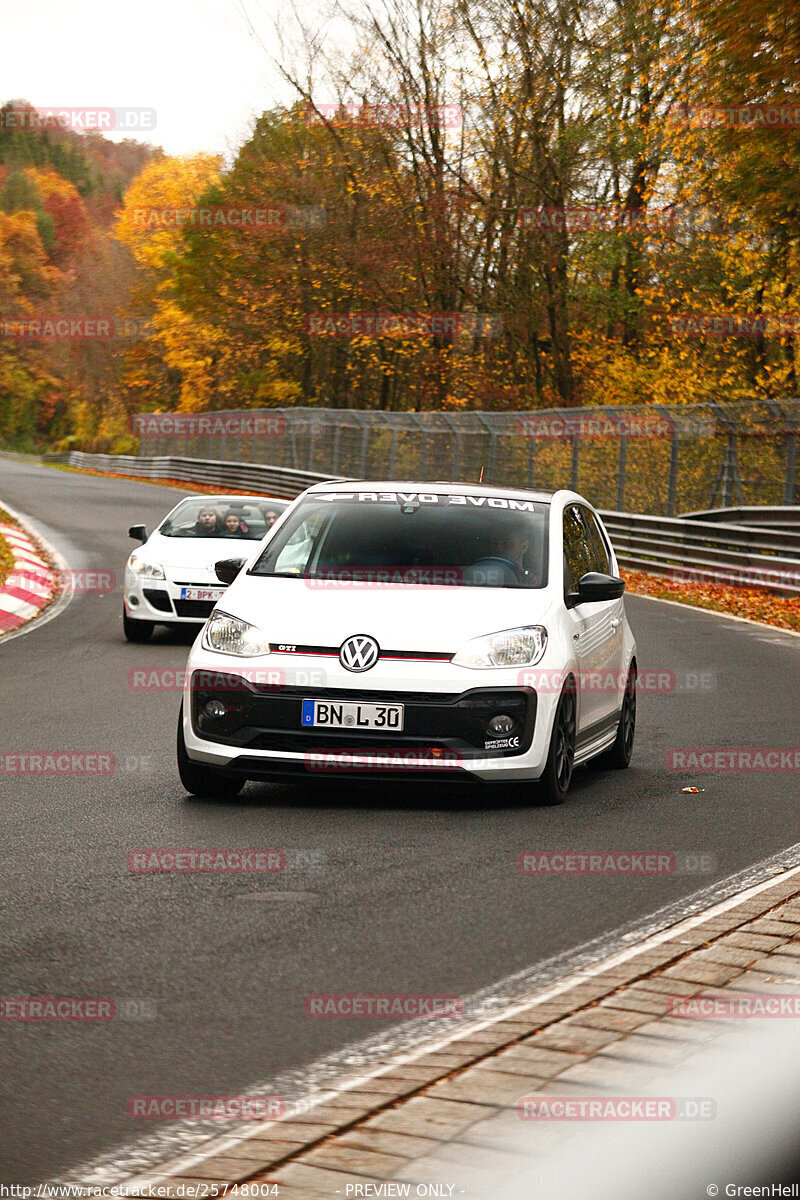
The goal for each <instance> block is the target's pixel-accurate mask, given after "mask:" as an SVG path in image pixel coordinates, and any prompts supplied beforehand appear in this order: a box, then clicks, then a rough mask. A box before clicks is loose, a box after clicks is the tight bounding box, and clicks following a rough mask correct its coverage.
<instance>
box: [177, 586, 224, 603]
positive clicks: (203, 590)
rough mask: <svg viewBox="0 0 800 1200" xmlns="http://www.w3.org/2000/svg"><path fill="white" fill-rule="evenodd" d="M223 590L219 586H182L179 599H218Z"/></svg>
mask: <svg viewBox="0 0 800 1200" xmlns="http://www.w3.org/2000/svg"><path fill="white" fill-rule="evenodd" d="M224 591H225V588H221V587H219V588H218V587H182V588H181V600H219V598H220V596H221V595H222V593H223V592H224Z"/></svg>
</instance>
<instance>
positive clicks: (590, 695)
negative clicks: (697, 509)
mask: <svg viewBox="0 0 800 1200" xmlns="http://www.w3.org/2000/svg"><path fill="white" fill-rule="evenodd" d="M345 487H349V488H350V489H351V490H352V489H353V488H354V487H357V488H359V489H361V488H364V489H366V488H369V489H370V491H386V490H392V491H393V490H395V489H401V488H402V489H403V490H404V491H414V490H417V491H423V492H441V493H446V494H463V495H476V496H480V495H486V496H495V497H496V496H502V497H517V498H520V499H532V500H538V501H540V502H545V503H548V504H549V505H550V521H549V552H548V553H549V575H548V584H547V586H546V587H545V588H540V589H526V588H488V587H462V586H441V587H437V586H435V585H413V584H412V585H404V584H396V585H384V586H365V585H360V586H353V587H344V588H336V587H333V588H330V587H326V586H325V585H324V583H321V582H320V581H314V580H305V579H303V578H297V579H293V578H271V577H265V576H252V575H248V574H247V573H246V572H245V571H242V573H241V574H240V575H239V576H238V578H237V579H236V580H235V581H234V582H233V583H232V584H231V585H230V587H229V589H228V591H227V592H226V594H225V596H224V598H223V600H222V602H221V603H219V604H218V609H219V610H221V611H224V612H225V613H227V614H230V615H232V616H235V617H237V618H240V619H242V620H244V621H247V622H249V623H250V624H252V625H254V626H256V627H257V628H258V629H260V630H262V631H263V632H264V635H265V638H266V640H267V641H268V642H270V643H271V644H273V645H280V646H282V647H290V646H293V645H298V646H325V647H338V646H340V645H341V644H342V642H343V641H344V640H345V638H347V637H349V636H350V635H352V634H368V635H370V636H372V637H373V638H375V639H376V640H377V642H378V643H379V645H380V647H381V649H382V650H398V651H409V652H415V651H416V652H427V653H430V654H433V653H436V652H442V653H443V654H446V655H453V654H455V653H457V651H458V650H460V649H461V648H462V647H463V646H464V645H465V643H466V642H468V641H470V640H471V639H472V638H476V637H481V636H483V635H486V634H490V633H494V632H498V631H501V630H505V629H511V628H515V627H517V626H524V625H543V626H545V627H546V629H547V631H548V640H547V646H546V649H545V652H544V655H543V657H542V658H541V659H540V660H539V662H537V663H536V664H535V666H533V667H517V666H515V667H503V668H498V667H492V668H488V669H472V668H468V667H462V666H457V665H456V664H454V663H453V662H450V661H432V660H430V659H428V660H422V661H419V660H418V661H414V660H410V659H392V658H383V657H382V658H381V659H380V660H379V662H378V664H377V665H376V666H375V667H374V668H373V669H371V670H368V671H365V672H363V673H357V674H355V673H353V672H351V671H348V670H346V669H345V668H344V667H343V666H342V665H341V663H340V662H339V659H338V657H337V656H336V655H334V654H331V655H328V656H322V655H319V654H304V653H293V652H280V651H276V650H273V652H271V653H268V654H265V655H259V656H257V657H253V658H241V657H237V656H233V655H228V654H223V653H220V652H218V651H215V650H211V649H208V648H206V647H205V646H204V645H203V636H202V633H201V634H200V635H199V636H198V638H197V640H196V642H195V644H194V646H193V647H192V651H191V654H190V656H189V662H188V665H187V684H186V690H185V693H184V702H183V734H184V739H185V744H186V752H187V755H188V756H189V758H190V759H191V760H192V761H195V762H198V763H206V764H209V765H214V766H217V767H225V766H228V765H230V764H231V763H233V762H235V760H236V759H237V758H238V757H240V756H242V755H243V754H245V753H246V757H247V758H248V759H258V760H261V761H262V762H263V764H264V767H265V770H266V769H268V768H269V765H270V763H271V762H272V763H275V764H277V763H293V764H295V765H296V766H297V767H298V768H300V769H302V766H303V761H304V757H305V755H304V753H302V752H292V751H288V750H284V749H281V750H279V751H273V750H261V749H258V750H255V749H250V748H248V749H247V750H246V752H245V751H243V750H242V749H241V748H239V747H236V746H230V745H226V744H221V743H219V742H215V741H212V740H208V739H206V738H203V737H200V736H198V734H197V733H196V732H195V730H194V729H193V727H192V720H191V704H192V685H191V675H192V672H193V671H196V670H201V671H202V670H207V671H211V672H228V673H231V674H246V673H247V672H248V671H249V672H256V673H258V672H274V673H275V675H274V676H273V678H278V679H280V680H282V681H283V682H284V684H285V686H287V687H293V686H294V687H299V688H304V689H305V688H307V691H308V697H309V698H312V699H313V698H314V697H315V691H314V688H315V686H316V687H324V688H329V689H342V690H348V689H351V690H358V691H359V692H370V693H374V695H375V698H376V701H378V702H380V700H381V698H382V693H392V697H393V699H394V700H396V699H397V697H396V695H395V693H398V692H408V694H409V697H411V696H413V695H414V693H415V692H425V693H450V694H454V693H461V692H465V691H468V690H471V689H494V688H519V687H524V686H525V684H524V681H523V680H522V676H523V674H524V673H525V672H532V673H534V676H535V678H539V677H540V676H541V675H547V674H548V673H550V674H551V675H552V676H553V677H555V676H556V675H557V674H558V673H559V672H560V673H561V678H565V677H566V676H567V674H570V673H571V674H572V675H573V676H574V677H575V678H576V680H578V681H579V686H578V689H577V725H578V737H579V745H578V748H577V750H576V754H575V763H576V765H579V764H580V763H582V762H585V761H587V760H588V759H589V758H591V757H593V756H594V755H595V754H597V753H599V752H600V751H601V750H603V749H605V748H607V747H608V746H610V745H611V744H612V742H613V741H614V738H615V735H616V723H617V720H618V717H619V712H620V709H621V705H622V695H623V689H624V674H625V672H626V671H627V669H628V667H629V666H630V663H631V661H632V659H633V658H634V657H635V652H636V646H635V641H634V638H633V634H632V632H631V630H630V627H629V625H628V621H627V617H626V615H625V605H624V599H618V600H610V601H604V602H601V603H582V604H578V605H576V606H575V607H574V608H567V607H566V606H565V604H564V595H563V593H564V565H563V546H562V536H561V517H562V514H563V511H564V508H565V507H566V506H567V505H569V504H572V503H579V504H581V505H584V506H585V507H586V508H588V509H589V510H590V511H591V512H593V513H594V515H595V516H596V517H597V519H598V522H599V524H600V527H601V529H602V530H603V533H604V535H605V540H606V542H607V544H608V547H609V548H610V551H611V554H610V560H611V568H610V573H612V574H615V575H616V574H618V566H617V561H616V556H615V555H614V553H613V547H611V542H610V539H609V538H608V535H607V533H606V531H605V529H604V528H603V526H602V521H601V520H600V518H599V516H598V515H597V512H596V510H595V509H594V508H593V507H592V505H590V504H589V503H588V502H587V501H586V500H585V499H584V498H583V497H581V496H579V495H577V494H576V493H574V492H571V491H566V490H565V491H559V492H556V493H553V494H544V493H537V492H533V491H525V490H522V489H509V488H504V487H499V486H498V487H494V486H491V485H483V486H481V485H473V484H444V483H441V484H440V483H437V484H430V483H417V484H398V483H397V482H394V483H391V482H388V483H372V482H370V483H369V484H361V483H358V484H353V483H349V484H347V485H345V484H331V485H316V486H315V487H314V488H312V489H309V490H308V491H307V492H305V493H303V496H302V497H300V498H298V500H297V501H295V504H299V503H301V502H302V499H303V498H305V497H311V496H313V495H314V494H315V493H318V492H319V491H326V492H330V491H332V490H335V489H337V488H338V489H340V490H341V489H344V488H345ZM262 545H263V544H262ZM261 548H262V547H259V548H258V549H259V552H260V549H261ZM255 557H256V556H255V555H253V560H254V559H255ZM598 671H599V672H601V673H602V674H603V676H604V677H607V676H608V675H613V674H615V675H616V677H617V678H618V680H619V686H618V687H616V688H614V687H601V688H584V687H583V686H581V684H580V681H581V680H582V679H584V678H585V677H586V673H588V672H598ZM532 678H533V677H532ZM559 698H560V688H555V687H553V688H549V689H548V688H544V689H541V690H538V698H537V711H536V718H535V725H534V731H533V737H532V741H531V744H530V746H529V748H528V749H527V750H525V751H524V752H523V753H520V754H512V755H510V756H508V757H492V756H489V755H486V756H485V757H483V758H481V757H476V758H470V759H469V760H468V761H465V762H464V763H463V764H462V766H463V770H464V771H465V772H467V773H468V774H469V775H471V776H473V777H475V778H479V779H484V780H509V781H513V780H533V779H537V778H538V777H539V776H540V775H541V773H542V771H543V769H544V766H545V763H546V760H547V755H548V749H549V745H550V738H551V733H552V729H553V723H554V718H555V712H556V708H557V705H558V701H559ZM581 737H583V739H584V741H583V744H581V742H580V739H581ZM376 760H380V751H377V750H376V751H375V752H374V753H373V754H372V755H371V756H370V760H369V761H367V760H364V766H365V767H367V768H370V769H374V767H375V765H376ZM358 765H359V760H358V758H357V757H356V758H354V760H353V767H354V769H355V768H357V767H358ZM387 765H388V762H387Z"/></svg>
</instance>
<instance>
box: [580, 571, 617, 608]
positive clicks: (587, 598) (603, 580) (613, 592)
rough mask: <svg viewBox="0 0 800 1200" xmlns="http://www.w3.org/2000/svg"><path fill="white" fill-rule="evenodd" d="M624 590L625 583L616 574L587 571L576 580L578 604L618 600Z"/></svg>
mask: <svg viewBox="0 0 800 1200" xmlns="http://www.w3.org/2000/svg"><path fill="white" fill-rule="evenodd" d="M624 591H625V583H624V581H623V580H622V579H618V578H617V576H616V575H603V574H602V572H600V571H587V572H586V574H585V575H581V577H580V580H579V581H578V597H577V601H576V603H578V604H597V603H598V601H601V600H619V599H620V597H621V596H622V593H623V592H624Z"/></svg>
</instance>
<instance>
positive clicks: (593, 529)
mask: <svg viewBox="0 0 800 1200" xmlns="http://www.w3.org/2000/svg"><path fill="white" fill-rule="evenodd" d="M581 517H582V518H583V523H584V525H585V527H586V540H587V544H588V546H589V549H590V553H591V561H592V565H591V567H590V568H589V570H590V571H600V572H601V573H602V574H603V575H608V573H609V571H610V569H611V561H610V559H609V557H608V549H607V547H606V543H605V540H604V538H603V535H602V533H601V532H600V526H599V525H598V524H597V518H596V517H595V515H594V513H592V512H589V509H588V508H581Z"/></svg>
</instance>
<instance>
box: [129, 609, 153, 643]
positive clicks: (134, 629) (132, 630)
mask: <svg viewBox="0 0 800 1200" xmlns="http://www.w3.org/2000/svg"><path fill="white" fill-rule="evenodd" d="M154 628H155V624H154V622H153V621H132V620H131V619H130V617H129V616H128V614H127V613H126V611H125V609H124V607H123V609H122V632H123V633H124V634H125V637H126V638H127V640H128V641H129V642H149V641H150V638H151V637H152V636H153V629H154Z"/></svg>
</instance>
